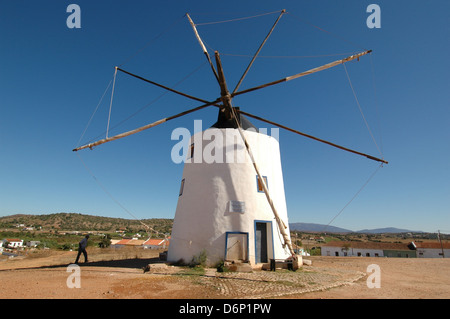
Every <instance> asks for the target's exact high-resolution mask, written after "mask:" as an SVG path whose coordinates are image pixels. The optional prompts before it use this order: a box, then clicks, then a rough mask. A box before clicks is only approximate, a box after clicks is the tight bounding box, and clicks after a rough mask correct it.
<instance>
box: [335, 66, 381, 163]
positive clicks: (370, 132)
mask: <svg viewBox="0 0 450 319" xmlns="http://www.w3.org/2000/svg"><path fill="white" fill-rule="evenodd" d="M342 65H343V66H344V70H345V74H346V75H347V79H348V83H349V84H350V87H351V89H352V92H353V96H354V97H355V101H356V104H357V105H358V108H359V112H360V113H361V116H362V118H363V120H364V123H365V124H366V127H367V130H368V131H369V134H370V136H371V137H372V140H373V142H374V144H375V146H376V147H377V149H378V152H380V155H381V158H383V153H382V152H381V149H380V147H379V146H378V144H377V141H376V140H375V137H374V136H373V133H372V130H371V129H370V126H369V123H367V120H366V117H365V115H364V112H363V110H362V108H361V104H360V103H359V100H358V97H357V96H356V92H355V89H354V88H353V84H352V81H351V80H350V76H349V75H348V72H347V67H346V66H345V63H343V64H342Z"/></svg>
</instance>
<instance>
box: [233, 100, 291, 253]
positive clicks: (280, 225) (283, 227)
mask: <svg viewBox="0 0 450 319" xmlns="http://www.w3.org/2000/svg"><path fill="white" fill-rule="evenodd" d="M229 108H230V112H231V113H232V114H233V115H232V118H233V119H234V121H235V123H236V126H237V128H238V132H239V134H240V136H241V138H242V141H243V142H244V145H245V148H246V149H247V153H248V155H249V156H250V160H251V162H252V164H253V168H254V169H255V172H256V175H257V176H258V178H259V181H260V182H261V185H262V188H263V191H264V194H265V195H266V199H267V202H268V204H269V206H270V208H271V210H272V213H273V215H274V218H275V221H276V222H277V225H278V229H279V230H280V234H281V236H282V237H283V240H284V245H283V247H284V246H287V247H288V249H289V252H290V253H291V255H292V256H294V255H295V251H294V248H293V246H292V242H291V240H290V237H289V234H288V233H287V231H286V229H287V226H286V224H285V223H284V222H283V220H282V219H281V218H280V215H279V214H278V211H277V209H276V207H275V204H274V203H273V200H272V198H271V196H270V194H269V190H268V188H267V185H266V183H265V181H264V178H263V177H262V175H261V173H260V171H259V168H258V165H256V161H255V158H254V156H253V152H252V150H251V148H250V145H249V144H248V142H247V139H246V138H245V136H244V133H243V129H242V127H241V123H240V122H239V121H238V119H237V115H236V113H235V111H236V109H234V108H233V107H231V106H229Z"/></svg>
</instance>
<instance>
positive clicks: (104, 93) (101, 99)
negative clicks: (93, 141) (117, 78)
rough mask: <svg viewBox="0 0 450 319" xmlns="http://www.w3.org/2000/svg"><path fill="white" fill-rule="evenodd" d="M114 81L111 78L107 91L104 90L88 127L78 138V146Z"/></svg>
mask: <svg viewBox="0 0 450 319" xmlns="http://www.w3.org/2000/svg"><path fill="white" fill-rule="evenodd" d="M112 81H113V79H111V80H110V81H109V84H108V86H107V87H106V89H105V92H103V95H102V97H101V98H100V101H99V102H98V104H97V107H96V108H95V110H94V112H93V113H92V115H91V118H90V119H89V121H88V123H87V125H86V127H85V128H84V131H83V133H81V136H80V139H79V140H78V143H77V147H78V146H80V143H81V140H82V139H83V137H84V134H86V131H87V129H88V128H89V126H90V125H91V122H92V120H93V118H94V116H95V114H96V113H97V110H98V108H99V107H100V104H101V103H102V101H103V98H104V97H105V95H106V92H107V91H108V90H109V87H110V86H111V83H112Z"/></svg>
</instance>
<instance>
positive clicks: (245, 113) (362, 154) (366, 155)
mask: <svg viewBox="0 0 450 319" xmlns="http://www.w3.org/2000/svg"><path fill="white" fill-rule="evenodd" d="M237 112H239V113H241V114H243V115H245V116H248V117H252V118H254V119H256V120H259V121H262V122H266V123H269V124H272V125H275V126H278V127H280V128H283V129H285V130H288V131H290V132H293V133H296V134H299V135H302V136H304V137H307V138H310V139H313V140H315V141H318V142H321V143H325V144H327V145H330V146H333V147H336V148H339V149H341V150H344V151H347V152H350V153H353V154H357V155H361V156H365V157H367V158H368V159H371V160H373V161H377V162H381V163H384V164H388V163H389V162H387V161H385V160H384V159H381V158H377V157H375V156H372V155H368V154H365V153H361V152H358V151H355V150H352V149H349V148H347V147H344V146H340V145H337V144H334V143H331V142H328V141H326V140H323V139H320V138H317V137H315V136H312V135H309V134H306V133H303V132H300V131H297V130H294V129H291V128H289V127H287V126H284V125H281V124H278V123H275V122H273V121H270V120H266V119H263V118H262V117H259V116H256V115H253V114H250V113H247V112H244V111H241V110H237Z"/></svg>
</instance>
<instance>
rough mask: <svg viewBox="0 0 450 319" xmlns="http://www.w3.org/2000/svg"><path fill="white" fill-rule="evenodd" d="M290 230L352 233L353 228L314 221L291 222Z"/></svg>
mask: <svg viewBox="0 0 450 319" xmlns="http://www.w3.org/2000/svg"><path fill="white" fill-rule="evenodd" d="M289 228H290V230H297V231H304V232H314V233H316V232H317V233H323V232H327V233H352V232H353V231H352V230H349V229H344V228H340V227H336V226H327V225H322V224H314V223H290V224H289Z"/></svg>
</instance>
